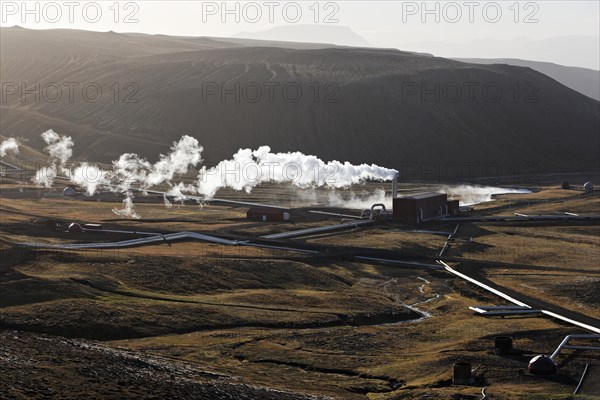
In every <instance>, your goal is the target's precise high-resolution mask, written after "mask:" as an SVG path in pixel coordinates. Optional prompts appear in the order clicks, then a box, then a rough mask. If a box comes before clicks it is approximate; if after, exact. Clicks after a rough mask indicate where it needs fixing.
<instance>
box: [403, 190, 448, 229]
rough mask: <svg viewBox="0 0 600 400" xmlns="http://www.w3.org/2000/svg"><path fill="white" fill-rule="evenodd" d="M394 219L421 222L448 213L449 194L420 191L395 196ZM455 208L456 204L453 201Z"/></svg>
mask: <svg viewBox="0 0 600 400" xmlns="http://www.w3.org/2000/svg"><path fill="white" fill-rule="evenodd" d="M393 201H394V214H393V215H394V220H396V221H399V222H407V223H419V222H422V221H425V220H428V219H430V218H434V217H442V216H445V215H448V196H447V195H446V194H444V193H420V194H416V195H412V196H405V197H396V198H394V200H393ZM452 207H453V209H454V207H455V205H454V203H452Z"/></svg>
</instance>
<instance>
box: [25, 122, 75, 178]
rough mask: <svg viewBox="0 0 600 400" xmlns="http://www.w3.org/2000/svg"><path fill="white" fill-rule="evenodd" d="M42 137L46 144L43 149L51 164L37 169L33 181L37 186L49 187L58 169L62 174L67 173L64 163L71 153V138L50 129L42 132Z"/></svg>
mask: <svg viewBox="0 0 600 400" xmlns="http://www.w3.org/2000/svg"><path fill="white" fill-rule="evenodd" d="M42 139H44V142H46V144H47V145H48V146H46V148H45V149H44V150H45V151H46V152H48V154H49V155H50V158H51V163H52V164H51V165H50V166H48V167H43V168H41V169H40V170H38V171H37V172H36V174H35V176H34V177H33V181H34V182H35V183H36V184H37V185H39V186H45V187H51V186H52V185H53V184H54V179H55V178H56V177H57V176H58V172H59V171H60V172H61V173H63V174H68V173H69V171H68V170H67V169H66V168H65V164H66V162H67V161H69V158H71V156H72V155H73V149H72V148H73V139H71V137H70V136H61V135H59V134H58V133H56V132H54V131H53V130H52V129H49V130H47V131H46V132H43V133H42Z"/></svg>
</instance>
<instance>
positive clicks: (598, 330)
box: [437, 260, 600, 334]
mask: <svg viewBox="0 0 600 400" xmlns="http://www.w3.org/2000/svg"><path fill="white" fill-rule="evenodd" d="M437 263H438V264H441V265H443V266H444V268H445V269H446V271H448V272H450V273H452V274H454V275H456V276H459V277H461V278H462V279H465V280H467V281H469V282H471V283H474V284H475V285H477V286H479V287H481V288H483V289H485V290H487V291H489V292H492V293H494V294H495V295H497V296H500V297H502V298H503V299H506V300H508V301H510V302H511V303H513V304H516V305H518V306H522V307H527V308H529V309H531V306H529V305H527V304H525V303H523V302H521V301H519V300H517V299H514V298H512V297H510V296H509V295H507V294H505V293H502V292H501V291H499V290H496V289H494V288H492V287H490V286H488V285H486V284H484V283H481V282H479V281H477V280H475V279H473V278H471V277H469V276H467V275H465V274H462V273H460V272H458V271H456V270H454V269H452V268H450V266H449V265H448V264H446V263H445V262H443V261H441V260H437ZM541 311H542V314H545V315H548V316H550V317H552V318H556V319H559V320H561V321H564V322H567V323H569V324H572V325H575V326H578V327H580V328H583V329H586V330H588V331H592V332H595V333H598V334H600V328H598V327H595V326H592V325H588V324H584V323H583V322H579V321H575V320H573V319H571V318H567V317H565V316H562V315H560V314H556V313H554V312H552V311H548V310H541Z"/></svg>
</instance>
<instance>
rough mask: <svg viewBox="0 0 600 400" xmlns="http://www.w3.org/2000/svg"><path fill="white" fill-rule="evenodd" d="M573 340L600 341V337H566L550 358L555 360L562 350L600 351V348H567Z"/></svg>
mask: <svg viewBox="0 0 600 400" xmlns="http://www.w3.org/2000/svg"><path fill="white" fill-rule="evenodd" d="M571 339H600V335H567V336H565V338H564V339H563V341H562V342H560V344H559V345H558V347H557V348H556V350H554V353H552V355H551V356H550V358H551V359H553V360H554V358H555V357H556V356H557V355H558V353H560V351H561V350H562V349H579V350H600V348H599V347H586V346H567V343H569V341H570V340H571Z"/></svg>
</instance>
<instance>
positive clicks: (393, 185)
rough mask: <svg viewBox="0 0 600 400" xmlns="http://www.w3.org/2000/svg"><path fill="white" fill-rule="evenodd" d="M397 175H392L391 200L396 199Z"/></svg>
mask: <svg viewBox="0 0 600 400" xmlns="http://www.w3.org/2000/svg"><path fill="white" fill-rule="evenodd" d="M398 175H399V174H398V173H396V175H394V179H393V180H392V198H394V199H395V198H396V197H398Z"/></svg>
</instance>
